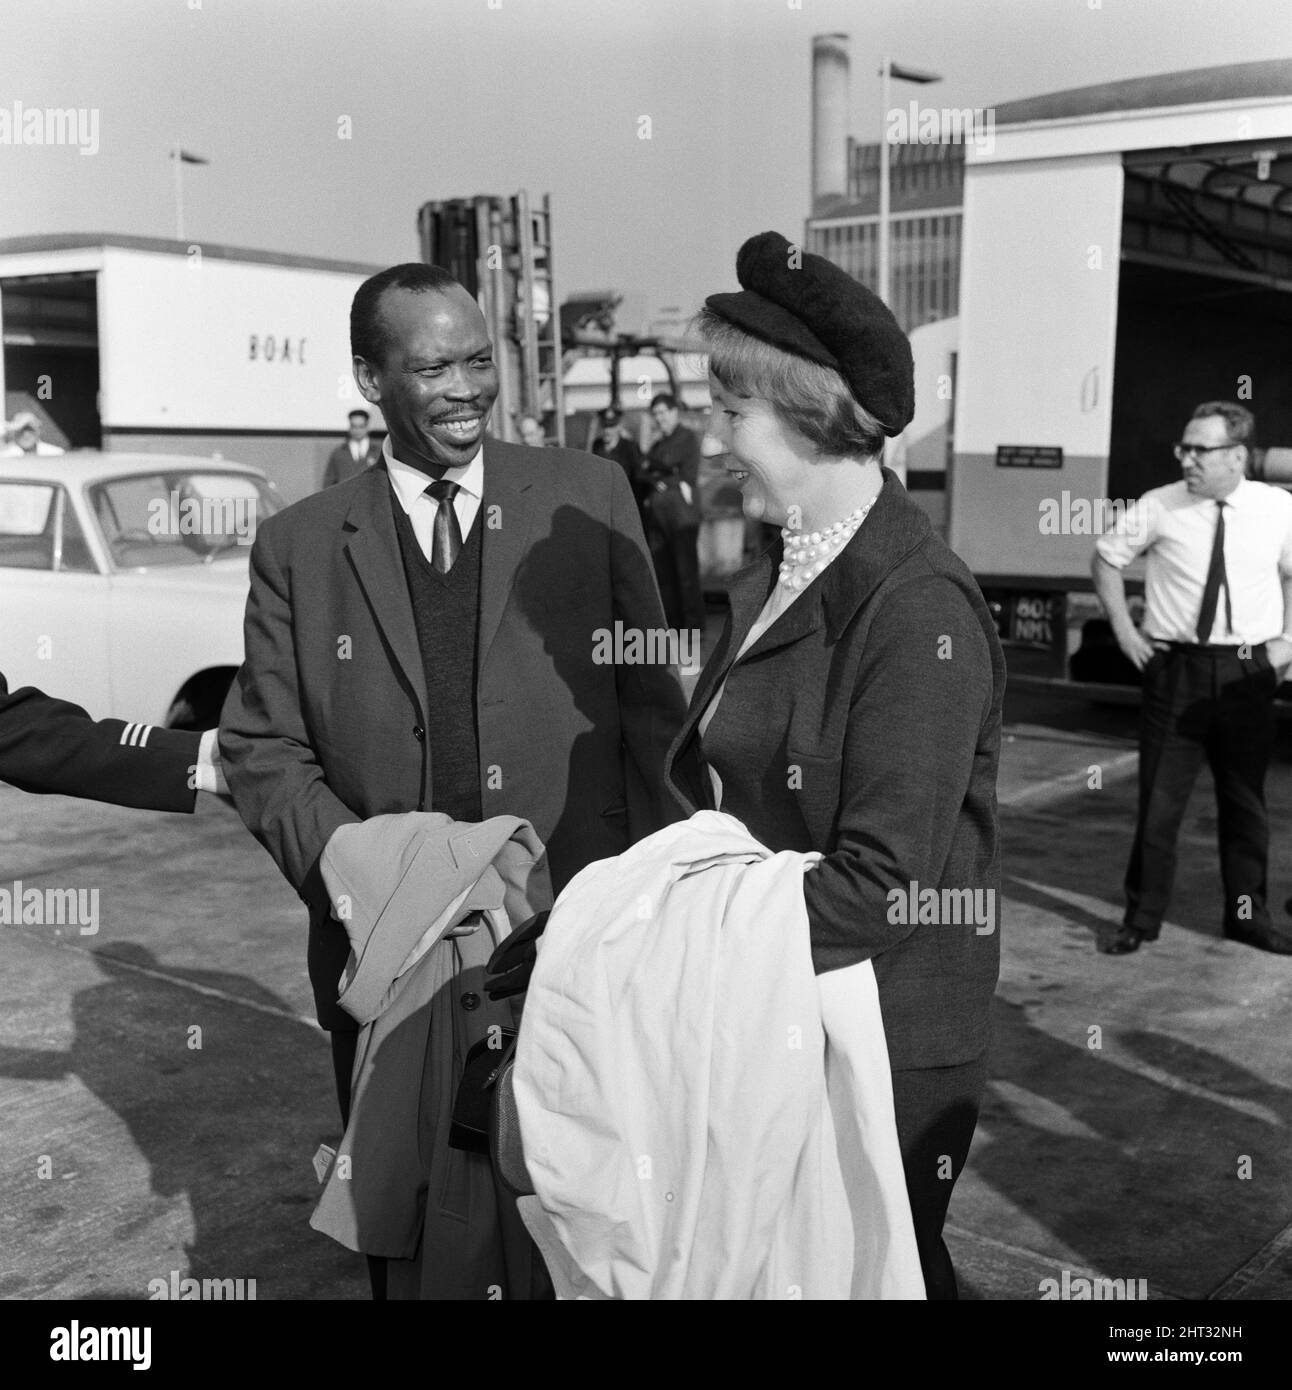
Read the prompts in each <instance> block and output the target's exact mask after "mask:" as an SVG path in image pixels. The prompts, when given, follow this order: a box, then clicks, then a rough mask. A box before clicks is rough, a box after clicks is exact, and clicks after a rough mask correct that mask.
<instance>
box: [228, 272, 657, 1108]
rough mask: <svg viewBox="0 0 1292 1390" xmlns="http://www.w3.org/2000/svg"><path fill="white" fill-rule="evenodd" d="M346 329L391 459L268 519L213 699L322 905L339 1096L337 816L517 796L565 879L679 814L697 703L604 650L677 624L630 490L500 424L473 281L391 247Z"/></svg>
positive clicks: (313, 943)
mask: <svg viewBox="0 0 1292 1390" xmlns="http://www.w3.org/2000/svg"><path fill="white" fill-rule="evenodd" d="M350 330H351V345H352V349H353V352H354V372H355V379H356V381H357V383H358V386H359V390H360V392H361V393H362V394H363V396H364V398H365V399H366V400H368V401H370V402H372V403H373V404H379V405H380V406H381V409H382V413H383V415H384V417H385V420H386V424H387V428H388V430H389V436H388V438H387V440H386V442H385V445H384V448H383V457H382V461H381V463H380V465H379V466H378V467H376V468H373V469H369V470H367V471H366V472H364V473H362V474H360V475H359V476H357V477H355V478H352V479H350V480H349V481H348V482H344V483H341V484H339V485H338V486H336V487H334V488H329V489H327V490H326V491H324V492H320V493H316V494H315V495H314V496H312V497H308V498H305V499H304V500H303V501H301V502H298V503H297V504H296V505H295V506H292V507H289V508H288V509H287V510H286V511H284V512H281V513H280V514H279V515H277V516H275V517H272V518H270V519H269V521H268V522H266V523H265V524H264V525H263V526H262V527H261V528H260V530H259V532H258V534H257V536H256V542H255V546H254V548H253V550H252V554H251V594H250V598H249V600H248V604H247V618H246V661H245V663H244V665H243V667H242V669H241V671H240V672H239V673H238V676H237V678H236V680H235V681H234V683H233V686H232V688H231V690H230V692H229V698H228V701H227V703H226V704H225V707H224V712H223V715H222V717H221V720H220V738H221V748H222V751H223V754H224V760H225V768H226V773H227V776H228V780H229V786H230V789H231V791H232V794H233V798H234V802H235V804H236V805H237V807H238V810H239V812H240V813H241V815H242V817H243V819H244V821H245V822H246V824H247V826H248V828H249V829H250V830H251V831H252V833H253V834H254V835H255V836H256V838H257V839H258V840H260V842H261V843H262V844H263V845H264V846H265V848H266V849H268V851H269V852H270V854H272V855H273V857H274V859H275V860H276V861H277V863H278V865H279V867H280V868H281V869H282V871H283V873H284V874H285V876H286V877H287V878H288V880H289V881H290V882H291V884H292V886H293V887H294V888H295V889H296V890H297V892H298V893H299V894H300V895H301V897H302V898H303V899H304V900H305V902H306V904H307V905H308V907H309V910H310V945H309V959H310V978H311V981H312V983H313V986H314V993H315V1000H316V1003H317V1007H318V1013H319V1021H320V1022H321V1023H322V1024H323V1026H324V1027H325V1028H327V1029H330V1030H332V1038H333V1056H334V1062H335V1066H336V1072H337V1086H338V1093H339V1096H340V1099H341V1104H342V1109H343V1111H345V1110H346V1108H347V1105H348V1093H349V1078H350V1064H351V1059H352V1058H353V1055H354V1039H355V1033H354V1029H355V1026H356V1025H355V1023H354V1020H353V1019H351V1018H350V1017H349V1016H348V1015H347V1014H346V1013H344V1012H343V1011H342V1010H341V1009H340V1007H339V1006H338V1004H337V1002H336V999H337V982H338V979H339V976H340V974H341V971H342V969H343V968H344V966H345V964H346V960H347V957H348V954H349V945H348V940H347V936H346V933H345V931H344V929H343V928H342V926H341V925H340V924H339V923H337V922H336V921H334V920H332V919H331V917H330V905H329V903H328V900H327V896H326V894H325V892H324V890H323V884H322V882H321V878H320V874H319V868H318V862H319V857H320V856H321V854H322V853H323V849H324V847H325V846H326V844H327V843H328V840H329V838H330V837H331V836H332V834H333V833H334V832H335V831H336V830H337V828H338V827H339V826H342V825H346V824H348V823H351V822H355V821H359V820H365V819H368V818H369V817H372V816H377V815H382V814H385V813H389V812H401V811H422V810H424V811H443V812H446V813H447V814H449V815H450V816H452V817H453V818H454V819H455V820H461V821H480V820H483V819H486V818H487V817H490V816H495V815H502V814H507V815H516V816H523V817H525V818H526V819H527V820H529V821H530V822H532V824H533V825H534V827H535V829H536V830H537V832H538V834H539V836H540V837H541V838H542V839H543V841H544V842H545V844H546V846H547V851H548V859H549V865H550V868H551V872H552V879H553V884H554V887H555V889H556V891H557V892H559V891H560V889H561V887H562V886H563V885H564V884H565V883H566V882H567V881H568V880H569V879H570V878H571V877H573V875H574V874H575V873H577V872H578V871H579V869H581V868H582V867H583V866H584V865H585V864H588V863H590V862H591V861H593V860H595V859H601V858H605V857H607V856H609V855H614V854H618V853H620V852H621V851H622V850H624V849H625V848H627V847H628V845H629V844H630V843H632V842H633V841H634V840H635V839H638V838H640V837H641V836H643V835H645V834H649V833H650V832H652V831H654V830H655V829H658V828H659V827H660V826H661V825H663V824H665V823H667V822H668V821H670V820H674V819H677V817H678V814H679V813H678V811H677V810H676V809H674V805H675V803H673V802H672V800H671V798H670V797H669V794H668V792H667V791H666V789H665V786H664V782H663V766H664V755H665V753H666V752H667V749H668V745H669V743H670V741H671V740H672V738H673V736H674V734H675V733H676V732H677V730H678V728H679V727H680V725H681V719H682V715H683V712H684V702H683V698H682V691H681V686H680V684H679V682H678V679H677V676H676V673H675V672H674V671H673V669H672V668H670V667H667V666H659V665H655V666H649V665H636V666H629V665H604V664H598V663H597V662H596V661H595V660H594V652H595V650H596V639H595V636H594V634H595V633H596V632H597V631H598V630H601V629H605V630H609V631H613V630H614V627H615V623H616V622H621V623H623V625H624V627H625V628H629V627H632V628H638V629H660V628H663V626H664V615H663V610H662V608H661V606H660V601H659V593H658V590H657V589H656V587H655V580H654V577H653V574H652V568H651V563H650V559H649V556H648V553H647V550H646V545H645V541H644V538H643V536H642V530H641V524H640V522H639V521H638V517H637V509H636V506H635V504H634V501H633V496H632V491H631V489H630V487H629V485H628V481H627V479H626V478H625V477H624V474H623V470H622V469H620V468H619V467H618V465H617V464H614V463H610V462H608V461H606V460H604V459H596V458H593V457H592V456H591V455H587V454H579V453H575V452H572V451H570V450H565V449H545V450H538V449H526V448H523V447H519V446H514V445H509V444H503V443H500V442H499V441H497V440H494V439H492V438H488V437H487V436H486V434H485V425H486V422H487V420H488V418H489V412H490V410H491V408H492V407H493V404H494V400H495V398H496V396H497V394H498V370H497V367H496V366H495V364H494V360H493V350H492V345H491V343H490V341H489V336H488V331H487V328H486V326H485V320H484V317H483V315H482V314H481V313H480V310H479V308H478V306H477V305H476V303H475V301H474V299H472V298H471V296H470V295H469V294H468V293H467V291H466V290H465V289H463V287H462V286H461V285H459V284H458V283H457V282H456V281H455V280H453V279H452V277H450V276H449V275H448V273H447V272H445V271H443V270H441V269H440V268H439V267H436V266H427V265H420V264H408V265H401V266H394V267H392V268H391V269H390V270H386V271H383V272H381V273H380V274H379V275H376V276H374V277H373V278H372V279H370V280H368V281H367V282H365V284H364V285H363V286H361V288H360V289H359V291H358V293H357V294H356V296H355V300H354V305H353V308H352V311H351V320H350ZM464 998H465V999H473V998H474V996H464ZM467 1006H468V1007H469V1005H467Z"/></svg>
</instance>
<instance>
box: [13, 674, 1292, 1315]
mask: <svg viewBox="0 0 1292 1390" xmlns="http://www.w3.org/2000/svg"><path fill="white" fill-rule="evenodd" d="M1007 714H1008V718H1009V731H1008V737H1007V741H1006V744H1005V748H1004V756H1003V763H1002V772H1001V780H1000V800H1001V808H1002V823H1003V829H1004V872H1005V890H1004V901H1003V907H1002V925H1001V929H1002V932H1003V937H1002V947H1003V966H1002V973H1001V981H1000V987H999V990H998V997H997V1003H996V1044H995V1050H994V1055H993V1061H992V1066H991V1081H990V1084H989V1088H988V1094H987V1099H986V1103H985V1105H984V1108H983V1112H982V1117H981V1121H980V1124H979V1128H978V1133H977V1137H976V1138H975V1141H974V1145H973V1149H972V1152H971V1155H970V1159H969V1164H968V1168H967V1169H966V1172H965V1173H964V1175H963V1176H962V1177H961V1179H960V1182H959V1184H958V1186H957V1188H956V1192H955V1196H954V1199H953V1201H952V1205H951V1213H950V1220H949V1233H948V1243H949V1244H950V1246H951V1249H952V1254H953V1256H954V1258H955V1260H956V1264H957V1268H958V1270H959V1271H960V1275H961V1281H962V1289H963V1293H964V1295H965V1296H966V1297H969V1298H983V1299H1037V1298H1039V1297H1040V1293H1041V1287H1042V1281H1043V1280H1045V1279H1049V1278H1053V1279H1057V1280H1061V1279H1062V1277H1063V1273H1064V1271H1067V1272H1068V1275H1069V1278H1078V1277H1081V1276H1086V1277H1089V1276H1092V1275H1098V1276H1102V1277H1107V1278H1121V1279H1129V1280H1139V1279H1143V1280H1146V1281H1147V1287H1148V1291H1149V1295H1150V1296H1151V1297H1156V1298H1211V1299H1279V1298H1287V1297H1289V1296H1290V1295H1292V1144H1289V1131H1290V1129H1292V1089H1290V1087H1292V1068H1290V1067H1289V1064H1288V1053H1289V1039H1290V1036H1292V958H1278V957H1273V956H1269V955H1265V954H1262V953H1259V952H1257V951H1254V950H1251V949H1249V948H1246V947H1242V946H1238V945H1235V944H1232V943H1229V942H1226V941H1224V940H1222V939H1221V937H1220V887H1219V877H1218V871H1217V859H1216V850H1215V807H1214V802H1213V800H1212V795H1211V788H1210V782H1209V778H1208V777H1207V775H1206V773H1205V772H1204V774H1203V776H1202V778H1201V779H1200V781H1199V786H1198V790H1197V792H1196V793H1195V796H1194V800H1193V802H1192V803H1191V805H1190V807H1189V811H1188V814H1187V816H1186V822H1185V828H1184V832H1183V835H1182V840H1181V855H1180V867H1179V876H1178V884H1177V892H1176V898H1175V905H1174V908H1173V910H1172V912H1171V914H1170V919H1169V923H1168V925H1167V926H1166V927H1165V928H1164V930H1163V933H1162V936H1161V938H1160V939H1159V940H1158V941H1157V942H1156V943H1153V944H1151V945H1148V946H1145V947H1143V948H1142V949H1141V950H1140V951H1139V952H1138V953H1136V954H1134V955H1130V956H1123V957H1110V956H1101V955H1097V954H1096V952H1095V950H1094V944H1093V943H1094V937H1093V932H1094V928H1095V927H1096V926H1097V925H1098V924H1099V923H1100V922H1112V921H1116V920H1117V919H1118V917H1119V914H1120V908H1121V877H1122V873H1123V870H1124V867H1125V858H1126V853H1127V849H1128V846H1129V837H1130V832H1131V828H1132V825H1133V816H1134V804H1135V789H1134V776H1135V756H1134V712H1133V711H1128V710H1125V709H1111V710H1099V709H1095V708H1091V707H1087V706H1073V705H1070V704H1062V705H1061V704H1060V703H1059V702H1057V701H1055V700H1053V699H1052V698H1048V697H1025V698H1023V699H1020V700H1013V699H1011V702H1010V706H1009V708H1008V710H1007ZM1096 769H1097V771H1096ZM1269 799H1270V807H1271V825H1272V827H1273V837H1272V839H1273V844H1272V852H1271V868H1270V882H1271V898H1272V901H1273V904H1274V915H1275V919H1276V921H1279V922H1284V923H1286V922H1287V918H1286V917H1285V915H1284V913H1283V908H1282V902H1283V899H1284V897H1286V896H1287V895H1288V894H1289V892H1292V851H1290V850H1289V843H1288V839H1289V837H1288V835H1287V833H1286V830H1287V827H1288V826H1289V824H1292V765H1290V764H1289V762H1288V761H1287V760H1286V758H1280V760H1279V761H1278V762H1277V763H1276V765H1275V766H1274V768H1273V769H1272V770H1271V776H1270V785H1269ZM201 801H202V803H203V804H202V806H201V809H200V811H199V813H198V814H197V815H195V816H193V817H187V816H165V815H159V814H151V813H146V812H138V811H127V810H121V809H117V808H113V807H107V806H100V805H98V804H96V803H92V802H79V801H72V800H68V799H65V798H61V797H34V796H28V795H25V794H24V793H21V792H18V791H15V790H13V789H11V788H7V787H0V888H4V889H10V890H11V888H12V884H13V881H14V880H15V879H21V880H22V882H23V885H24V886H25V887H36V888H48V887H57V888H69V887H71V888H84V889H97V890H98V891H99V920H98V930H97V932H96V933H94V934H86V933H83V932H82V931H81V930H80V928H79V927H78V926H77V925H75V924H72V925H68V924H64V925H62V926H58V925H31V924H29V925H16V926H15V925H10V926H3V927H0V1294H2V1295H3V1296H5V1297H7V1298H11V1299H32V1298H52V1299H60V1298H88V1297H106V1298H122V1299H144V1298H148V1297H149V1294H150V1287H149V1286H150V1282H151V1281H155V1280H159V1279H160V1280H163V1281H166V1282H167V1283H168V1284H169V1282H170V1280H171V1278H172V1276H173V1277H174V1278H175V1279H179V1278H185V1277H191V1278H197V1279H219V1280H242V1281H244V1284H243V1286H242V1287H243V1290H244V1292H245V1291H246V1289H247V1284H246V1282H245V1281H249V1280H252V1279H254V1280H255V1297H256V1298H258V1299H281V1298H310V1299H317V1298H323V1299H331V1298H338V1299H354V1298H362V1297H365V1296H366V1293H367V1280H366V1277H365V1274H364V1271H363V1268H362V1264H361V1261H360V1260H359V1258H358V1257H357V1256H355V1255H352V1254H351V1253H349V1252H348V1251H345V1250H343V1249H341V1248H340V1247H339V1246H337V1245H335V1244H333V1243H332V1242H331V1241H329V1240H328V1239H327V1238H325V1237H323V1236H320V1235H317V1234H316V1233H315V1232H314V1231H312V1230H311V1229H310V1228H309V1226H308V1224H307V1223H308V1218H309V1214H310V1211H311V1209H312V1207H313V1204H314V1202H315V1200H316V1199H317V1195H318V1186H317V1182H316V1179H315V1174H314V1170H313V1166H312V1158H313V1155H314V1153H315V1151H316V1149H317V1148H318V1146H319V1144H320V1143H324V1142H330V1141H331V1142H334V1141H335V1139H336V1138H337V1133H338V1121H337V1114H336V1104H335V1097H334V1093H333V1082H332V1073H331V1064H330V1056H329V1052H328V1047H327V1043H326V1039H325V1037H324V1035H323V1034H322V1033H321V1032H320V1031H319V1030H318V1028H317V1027H316V1025H315V1024H314V1022H313V1016H312V1005H311V997H310V990H309V985H308V980H307V977H306V972H305V919H304V911H303V908H302V907H301V905H300V903H299V902H298V900H297V899H296V897H295V895H294V894H293V893H292V891H291V890H290V889H289V888H288V887H287V885H286V884H285V883H284V882H283V881H282V880H281V878H280V877H279V875H278V872H277V870H276V869H275V867H274V865H273V864H272V862H271V861H270V859H269V857H268V855H266V854H265V853H264V851H263V850H262V849H261V848H260V847H259V846H258V845H257V844H255V842H254V841H253V840H252V839H251V838H250V836H249V835H248V834H247V833H246V831H245V830H244V829H243V827H242V825H241V823H240V822H239V820H238V818H237V816H236V814H235V812H234V811H233V810H232V809H231V808H230V807H228V806H226V805H223V804H219V803H215V802H212V801H211V800H210V799H209V798H205V797H204V798H201ZM235 1287H236V1286H235ZM156 1288H157V1285H155V1284H154V1285H153V1289H154V1290H155V1289H156Z"/></svg>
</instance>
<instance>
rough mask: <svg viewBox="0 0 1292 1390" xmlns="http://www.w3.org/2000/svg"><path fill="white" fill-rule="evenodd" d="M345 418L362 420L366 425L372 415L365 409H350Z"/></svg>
mask: <svg viewBox="0 0 1292 1390" xmlns="http://www.w3.org/2000/svg"><path fill="white" fill-rule="evenodd" d="M345 418H346V419H347V420H362V421H363V423H364V424H365V425H366V424H367V423H368V421H369V420H371V419H372V416H371V415H369V414H368V412H367V411H366V410H352V411H350V413H349V414H348V415H347V416H346V417H345Z"/></svg>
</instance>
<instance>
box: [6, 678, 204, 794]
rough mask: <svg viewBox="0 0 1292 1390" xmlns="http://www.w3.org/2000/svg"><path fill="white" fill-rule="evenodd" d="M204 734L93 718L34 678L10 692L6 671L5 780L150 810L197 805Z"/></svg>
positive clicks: (28, 787) (27, 788) (22, 786)
mask: <svg viewBox="0 0 1292 1390" xmlns="http://www.w3.org/2000/svg"><path fill="white" fill-rule="evenodd" d="M201 742H202V735H201V734H197V733H189V732H186V731H185V730H182V729H158V728H155V727H154V726H152V725H150V724H128V723H126V721H125V720H122V719H101V720H98V721H96V720H93V719H91V718H90V716H89V715H88V714H87V713H86V712H85V710H83V709H82V708H81V707H80V705H73V704H70V703H69V702H68V701H66V700H56V699H54V698H53V696H51V695H45V694H42V693H41V691H39V690H37V689H36V688H35V687H34V686H30V685H25V686H23V687H22V688H21V689H19V690H15V691H13V692H12V693H10V690H9V683H8V682H7V681H6V680H5V678H4V676H2V675H0V781H4V782H11V783H12V784H13V785H14V786H15V787H18V788H20V789H21V790H22V791H25V792H58V793H61V794H62V795H63V796H81V797H87V798H89V799H91V800H94V801H109V802H112V803H113V804H114V805H117V806H134V807H138V808H140V809H142V810H146V811H192V809H193V805H194V802H195V801H196V800H197V792H196V790H195V789H194V788H193V786H192V785H190V784H191V782H192V770H193V768H194V767H195V766H196V764H197V757H198V749H199V747H200V745H201Z"/></svg>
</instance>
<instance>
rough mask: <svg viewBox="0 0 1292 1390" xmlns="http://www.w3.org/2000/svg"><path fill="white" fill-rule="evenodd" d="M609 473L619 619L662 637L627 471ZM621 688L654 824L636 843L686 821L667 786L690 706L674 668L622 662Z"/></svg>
mask: <svg viewBox="0 0 1292 1390" xmlns="http://www.w3.org/2000/svg"><path fill="white" fill-rule="evenodd" d="M607 472H608V475H609V477H610V569H611V585H612V590H613V599H614V616H615V618H616V619H617V620H618V621H620V622H622V623H623V625H624V627H625V628H637V629H638V630H640V631H642V632H646V631H649V630H653V631H657V632H658V631H660V630H662V629H664V628H666V627H667V626H668V623H667V620H666V619H665V617H664V607H663V604H662V603H661V602H660V597H659V589H658V587H657V585H656V583H655V570H654V567H653V566H652V564H651V561H650V555H649V552H648V551H647V549H646V538H645V536H644V535H643V533H642V525H641V519H640V517H639V516H638V513H637V506H636V503H635V502H634V500H633V494H632V489H631V488H630V487H629V485H628V480H627V478H625V477H624V474H623V470H622V469H621V468H619V467H617V466H616V467H615V468H613V469H609V470H607ZM615 684H616V687H617V692H618V698H619V721H620V725H621V727H622V729H623V739H624V748H625V752H626V754H627V756H628V757H629V758H630V759H631V761H632V763H633V764H634V766H635V767H636V769H637V771H638V772H639V774H640V777H641V782H642V784H643V785H644V787H645V788H646V791H647V793H648V796H649V801H650V807H649V810H648V812H647V813H646V817H645V819H646V820H647V822H648V823H647V824H643V825H636V824H632V825H631V828H632V830H633V832H634V834H633V838H634V839H637V838H640V835H639V834H638V833H637V832H638V831H640V832H642V833H647V834H648V833H650V832H651V831H653V830H657V829H659V828H660V827H661V826H664V825H668V824H669V823H671V822H672V821H675V820H678V819H679V818H680V814H681V813H680V811H679V809H678V806H677V803H676V801H675V800H674V799H673V797H672V795H671V794H670V793H669V791H668V789H667V786H666V783H665V778H664V759H665V756H666V754H667V753H668V749H669V745H670V744H671V743H672V742H673V739H674V738H675V737H676V735H677V732H678V730H679V729H680V728H681V727H682V719H683V717H684V716H685V714H686V701H685V699H684V698H683V695H682V685H681V682H680V681H679V679H678V676H677V671H676V670H675V668H674V667H672V666H665V665H649V664H641V665H628V664H626V663H623V662H621V663H619V664H618V665H617V666H616V667H615ZM629 809H630V824H631V822H632V821H634V820H637V819H639V817H637V816H636V815H634V811H635V808H633V807H632V806H631V805H630V808H629Z"/></svg>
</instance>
